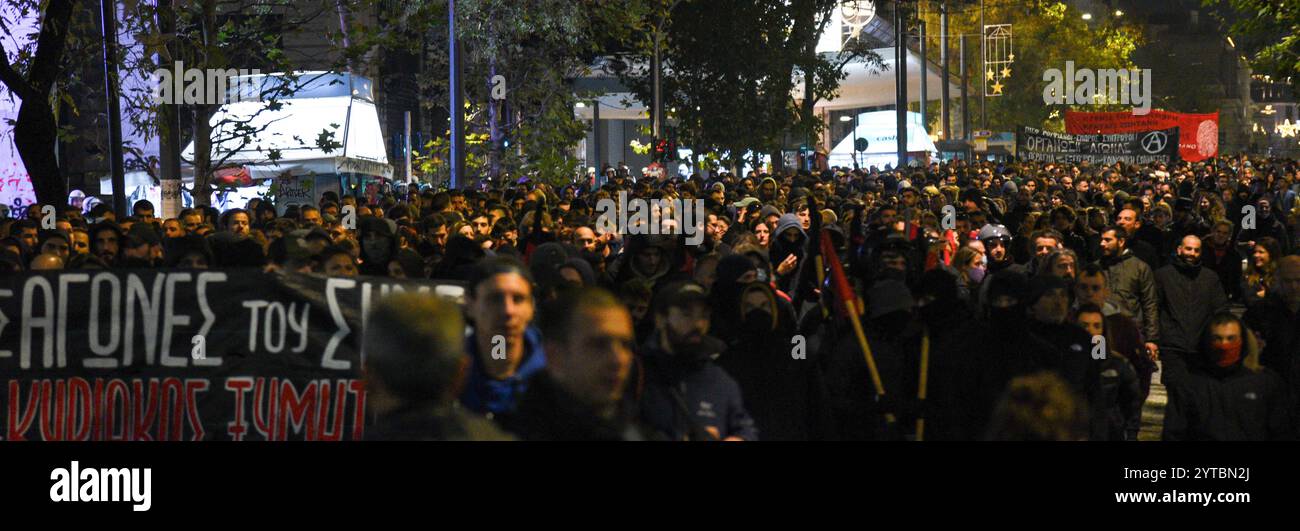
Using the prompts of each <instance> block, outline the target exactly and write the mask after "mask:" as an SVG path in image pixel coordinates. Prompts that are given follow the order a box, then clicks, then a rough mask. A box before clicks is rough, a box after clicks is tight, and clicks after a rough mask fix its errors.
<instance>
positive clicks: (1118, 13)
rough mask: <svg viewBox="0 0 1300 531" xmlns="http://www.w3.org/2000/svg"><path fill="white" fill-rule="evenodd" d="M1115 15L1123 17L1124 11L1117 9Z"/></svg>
mask: <svg viewBox="0 0 1300 531" xmlns="http://www.w3.org/2000/svg"><path fill="white" fill-rule="evenodd" d="M1115 16H1117V17H1122V16H1124V12H1123V11H1121V10H1119V9H1116V10H1115Z"/></svg>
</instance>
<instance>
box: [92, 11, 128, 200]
mask: <svg viewBox="0 0 1300 531" xmlns="http://www.w3.org/2000/svg"><path fill="white" fill-rule="evenodd" d="M99 7H100V12H101V15H102V22H103V25H102V27H103V30H104V98H105V99H106V101H105V103H106V104H107V105H108V166H109V171H110V172H111V174H112V180H113V212H115V213H117V215H118V216H122V217H126V216H127V215H128V214H129V213H128V212H127V211H126V173H125V172H126V170H125V169H123V167H122V107H121V105H122V103H121V102H120V101H118V99H119V97H118V86H117V3H116V2H115V1H114V0H100V1H99Z"/></svg>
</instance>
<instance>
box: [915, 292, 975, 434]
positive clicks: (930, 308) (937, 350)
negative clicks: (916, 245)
mask: <svg viewBox="0 0 1300 531" xmlns="http://www.w3.org/2000/svg"><path fill="white" fill-rule="evenodd" d="M919 288H920V290H919V292H918V293H917V301H916V303H917V311H916V313H917V317H918V318H919V319H918V321H919V324H920V330H919V331H918V332H919V333H918V334H917V335H915V336H914V337H912V338H910V342H911V344H912V346H911V351H912V352H915V353H916V354H917V355H915V356H908V357H907V358H906V359H905V360H904V362H905V363H904V367H905V368H904V371H903V373H904V374H905V375H906V376H907V378H906V381H907V382H908V385H907V387H906V388H905V389H901V390H900V392H901V393H902V394H903V395H905V396H909V397H910V396H916V392H917V388H918V387H919V385H920V366H921V356H920V353H921V347H922V344H921V341H922V338H923V337H924V336H925V335H927V334H928V335H929V344H930V356H929V366H928V368H927V376H926V379H927V382H926V389H927V391H926V398H925V401H924V402H922V403H920V404H919V407H918V409H917V412H916V415H919V416H921V417H922V418H924V419H925V433H924V435H923V437H924V440H927V441H942V440H953V439H957V438H958V437H959V434H958V427H959V426H960V422H959V419H957V418H955V417H954V413H955V412H956V411H957V406H956V404H957V403H958V402H959V401H960V400H961V397H959V396H956V395H955V394H954V390H955V385H956V382H957V380H958V379H960V378H962V375H961V374H959V373H958V370H959V369H960V368H961V358H960V357H954V356H955V355H960V354H961V353H962V352H963V347H964V346H965V342H966V341H967V340H968V339H969V338H967V337H963V336H962V335H961V334H960V332H961V330H962V328H963V325H965V324H966V323H967V322H970V320H971V318H972V316H971V314H970V311H969V309H968V306H967V305H966V303H964V302H962V301H961V299H960V298H959V296H958V289H957V277H956V276H954V275H953V274H952V273H951V272H949V271H947V270H944V269H938V268H937V269H931V270H930V271H926V272H925V274H924V275H922V276H921V280H920V286H919ZM911 425H915V422H912V423H911Z"/></svg>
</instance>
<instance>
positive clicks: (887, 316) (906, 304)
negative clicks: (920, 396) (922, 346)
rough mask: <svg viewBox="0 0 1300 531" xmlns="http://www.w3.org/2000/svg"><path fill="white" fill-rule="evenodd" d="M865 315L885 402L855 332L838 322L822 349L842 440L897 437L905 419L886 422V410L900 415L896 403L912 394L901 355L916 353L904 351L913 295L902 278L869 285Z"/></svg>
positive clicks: (912, 328)
mask: <svg viewBox="0 0 1300 531" xmlns="http://www.w3.org/2000/svg"><path fill="white" fill-rule="evenodd" d="M866 304H867V314H866V315H863V316H862V321H863V323H862V324H863V327H864V328H865V333H866V337H867V343H868V344H869V345H870V347H871V354H872V357H873V358H874V359H875V364H876V369H877V372H878V373H879V374H880V379H881V383H882V384H883V385H884V388H885V396H886V397H887V398H888V399H889V401H888V402H885V403H882V402H881V401H879V400H878V399H877V397H876V389H875V387H874V385H872V383H871V382H872V378H871V372H870V369H869V367H868V366H867V362H866V359H865V358H864V355H863V352H862V349H861V346H860V345H859V344H858V342H857V339H856V337H855V334H854V333H853V332H851V331H848V330H846V329H847V328H848V327H841V328H840V332H839V333H837V334H835V337H834V338H830V337H828V338H826V341H828V342H832V344H830V345H827V346H826V347H824V348H823V349H822V350H823V351H824V352H825V359H824V360H821V364H822V374H824V375H825V378H826V387H827V391H828V393H829V397H830V402H829V403H830V407H831V413H832V415H833V416H834V418H835V425H836V428H837V430H838V432H839V434H838V435H839V437H840V438H843V439H845V440H898V439H900V438H902V432H901V431H900V429H902V428H908V426H902V424H906V423H905V422H899V423H895V424H894V425H889V424H888V423H887V422H886V421H885V414H886V413H892V414H894V415H895V416H899V414H900V410H899V409H898V406H901V405H905V404H907V403H908V402H907V401H908V400H910V399H911V398H912V397H915V396H916V394H915V391H913V393H912V394H911V395H910V396H909V395H906V393H905V392H904V391H903V389H904V386H905V383H904V382H905V380H906V379H907V378H908V376H907V375H905V374H904V371H903V367H904V359H905V358H906V357H907V356H914V355H916V353H915V352H914V351H911V350H908V348H907V346H908V344H909V343H911V341H909V338H910V337H912V336H914V335H915V333H916V330H917V329H916V327H915V326H914V325H913V323H912V319H913V313H912V312H913V307H914V305H915V300H914V299H913V297H912V293H911V291H909V290H908V288H907V285H906V284H905V283H903V281H901V280H898V279H893V278H885V279H882V280H879V281H876V282H875V283H874V284H872V285H871V288H870V289H868V290H867V294H866Z"/></svg>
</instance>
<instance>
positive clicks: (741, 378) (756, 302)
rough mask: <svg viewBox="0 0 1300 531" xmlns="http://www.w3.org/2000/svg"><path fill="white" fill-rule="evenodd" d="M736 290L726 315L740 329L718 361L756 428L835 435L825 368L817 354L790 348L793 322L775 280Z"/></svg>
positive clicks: (795, 436)
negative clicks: (827, 401)
mask: <svg viewBox="0 0 1300 531" xmlns="http://www.w3.org/2000/svg"><path fill="white" fill-rule="evenodd" d="M733 293H735V294H736V296H735V297H734V298H733V299H731V301H730V308H731V313H730V315H727V316H726V318H727V319H729V320H733V321H736V322H737V323H739V324H738V326H737V328H738V329H739V331H740V334H739V335H738V337H737V339H736V340H735V341H734V342H733V343H732V344H731V345H730V346H729V347H728V348H727V350H726V351H725V352H724V353H723V354H722V355H721V356H719V357H718V359H717V364H718V366H719V367H722V369H723V370H725V371H726V372H727V374H729V375H731V377H732V378H734V379H735V380H736V383H737V384H739V385H740V391H741V394H742V395H743V400H744V404H745V409H746V410H747V411H749V413H750V415H752V416H753V417H754V426H755V427H757V428H758V432H759V433H761V434H762V435H763V439H764V440H769V441H773V440H775V441H806V440H825V439H827V438H831V433H830V428H831V423H830V417H829V416H828V415H825V414H824V413H825V412H826V407H825V404H824V401H825V392H824V389H823V383H822V379H821V373H820V371H818V370H817V365H816V361H815V359H813V358H809V357H807V356H805V357H802V358H795V357H794V356H793V355H792V354H791V348H792V343H791V338H792V337H793V335H794V332H795V331H794V323H793V322H792V320H791V319H790V317H789V316H783V315H782V312H781V311H780V309H779V307H778V305H777V298H776V295H775V293H773V291H772V288H771V286H768V285H767V284H766V283H763V282H751V283H748V284H744V285H742V286H741V288H740V289H739V290H738V291H734V292H733ZM806 352H807V351H806V350H805V353H806Z"/></svg>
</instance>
